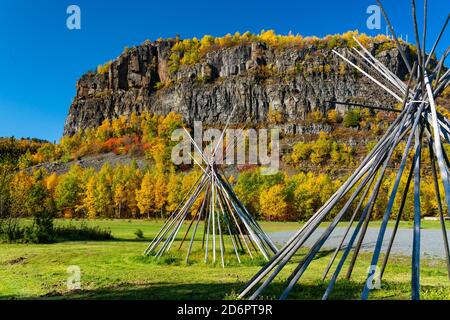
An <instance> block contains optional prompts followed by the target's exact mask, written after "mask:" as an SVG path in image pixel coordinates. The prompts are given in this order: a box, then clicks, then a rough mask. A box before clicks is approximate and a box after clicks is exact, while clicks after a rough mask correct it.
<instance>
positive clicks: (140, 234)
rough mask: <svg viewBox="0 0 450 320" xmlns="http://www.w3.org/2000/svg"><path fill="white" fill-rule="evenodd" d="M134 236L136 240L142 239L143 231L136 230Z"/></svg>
mask: <svg viewBox="0 0 450 320" xmlns="http://www.w3.org/2000/svg"><path fill="white" fill-rule="evenodd" d="M134 234H135V235H136V238H137V239H144V231H142V230H141V229H137V230H136V231H135V232H134Z"/></svg>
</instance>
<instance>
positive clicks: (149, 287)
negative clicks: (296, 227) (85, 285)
mask: <svg viewBox="0 0 450 320" xmlns="http://www.w3.org/2000/svg"><path fill="white" fill-rule="evenodd" d="M244 286H245V284H244V283H242V282H236V283H191V284H189V283H183V284H179V283H168V282H163V283H156V284H134V283H124V284H121V285H117V286H113V287H107V288H101V289H95V290H80V291H74V292H71V293H58V292H52V293H49V294H47V295H45V296H41V297H38V299H50V300H61V299H62V300H72V299H73V300H78V299H81V300H224V299H225V300H235V299H237V297H238V293H239V292H240V291H241V290H242V289H243V288H244ZM284 288H285V284H284V283H281V282H278V283H275V284H272V285H271V286H270V287H269V288H268V289H267V290H266V291H265V293H264V295H263V296H262V297H261V299H264V300H276V299H278V297H279V295H280V294H281V292H282V291H283V290H284ZM325 289H326V283H323V282H318V283H312V284H306V285H297V286H296V287H295V289H294V290H293V292H292V294H291V295H290V296H289V299H298V300H320V299H321V298H322V295H323V293H324V292H325ZM360 293H361V286H360V284H358V283H352V282H348V281H345V283H344V282H342V283H337V284H336V288H335V290H334V294H333V296H332V297H331V298H332V299H359V296H360Z"/></svg>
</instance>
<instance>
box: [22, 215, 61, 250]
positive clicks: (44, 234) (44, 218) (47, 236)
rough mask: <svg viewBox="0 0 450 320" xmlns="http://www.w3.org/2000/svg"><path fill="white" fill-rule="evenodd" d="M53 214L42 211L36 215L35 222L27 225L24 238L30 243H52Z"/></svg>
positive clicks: (53, 235)
mask: <svg viewBox="0 0 450 320" xmlns="http://www.w3.org/2000/svg"><path fill="white" fill-rule="evenodd" d="M54 237H55V234H54V228H53V215H52V214H51V213H50V212H48V211H42V212H39V213H37V214H36V215H35V217H34V221H33V224H32V225H31V226H29V227H25V232H24V240H25V241H26V242H30V243H50V242H53V241H54Z"/></svg>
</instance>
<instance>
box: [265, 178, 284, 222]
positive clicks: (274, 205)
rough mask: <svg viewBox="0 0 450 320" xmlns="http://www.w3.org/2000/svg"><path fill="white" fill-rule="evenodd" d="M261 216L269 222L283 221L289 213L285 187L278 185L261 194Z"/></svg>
mask: <svg viewBox="0 0 450 320" xmlns="http://www.w3.org/2000/svg"><path fill="white" fill-rule="evenodd" d="M259 205H260V208H261V209H260V210H261V214H262V215H263V216H264V217H265V218H266V219H267V220H274V219H282V218H284V217H285V216H286V213H287V202H286V194H285V191H284V186H283V185H281V184H276V185H274V186H272V187H270V188H269V189H268V190H266V191H265V192H261V194H260V197H259Z"/></svg>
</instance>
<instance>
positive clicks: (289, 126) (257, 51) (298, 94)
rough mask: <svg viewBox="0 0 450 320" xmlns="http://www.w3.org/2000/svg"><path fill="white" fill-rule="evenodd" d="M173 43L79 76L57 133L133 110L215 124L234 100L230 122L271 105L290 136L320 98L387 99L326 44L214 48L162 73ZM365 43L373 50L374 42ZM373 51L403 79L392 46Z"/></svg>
mask: <svg viewBox="0 0 450 320" xmlns="http://www.w3.org/2000/svg"><path fill="white" fill-rule="evenodd" d="M174 44H175V42H174V41H173V40H163V41H157V42H154V43H146V44H142V45H140V46H137V47H134V48H132V49H129V50H127V51H126V52H124V53H123V54H122V55H120V56H119V57H118V58H117V59H116V60H114V61H113V62H112V63H111V65H110V67H109V71H108V72H105V73H102V74H101V73H94V72H90V73H87V74H85V75H83V76H82V77H81V78H80V79H79V80H78V82H77V93H76V96H75V98H74V99H73V103H72V105H71V106H70V110H69V114H68V116H67V119H66V122H65V126H64V134H65V135H71V134H74V133H75V132H77V131H79V130H82V129H86V128H89V127H95V126H98V125H99V124H100V123H101V122H102V121H103V120H104V119H111V118H114V117H117V116H119V115H128V114H130V113H131V112H133V111H135V112H138V113H140V112H143V111H150V112H155V113H159V114H167V113H169V112H170V111H174V112H177V113H180V114H182V115H183V116H184V118H185V120H186V121H187V122H188V123H192V122H193V121H194V120H202V121H204V122H205V123H206V124H220V123H222V124H223V123H224V122H225V121H226V119H227V117H228V115H229V114H230V113H231V110H232V109H233V107H234V106H236V112H235V116H234V117H233V120H232V121H233V122H234V123H242V124H249V123H252V124H260V123H263V122H265V121H266V120H267V115H268V113H269V110H273V111H277V112H279V113H280V114H281V115H282V122H283V126H284V127H283V128H284V130H285V131H286V132H288V133H294V134H295V133H301V132H302V131H304V130H305V128H304V123H305V119H306V118H307V115H308V113H309V112H311V111H314V110H321V111H327V110H328V109H331V108H335V107H336V106H334V105H332V104H330V103H327V102H326V101H330V100H332V101H333V100H337V101H354V102H356V101H362V100H360V98H361V97H364V100H363V101H365V102H370V103H371V104H373V105H384V106H386V105H393V104H394V103H395V101H394V100H393V99H392V98H391V97H389V96H388V95H387V94H385V93H384V92H383V91H382V90H380V89H378V87H376V85H374V84H372V83H371V82H369V81H368V80H367V79H366V78H365V77H362V76H361V75H360V74H358V73H356V72H355V71H354V70H353V69H352V68H351V67H350V66H348V65H346V64H345V63H344V62H343V61H342V60H341V59H340V58H339V57H338V56H336V55H335V54H334V53H333V52H332V51H331V49H329V48H326V49H318V48H314V47H308V48H301V49H299V48H283V49H280V48H274V47H270V46H268V45H267V44H265V43H263V42H253V43H251V44H247V45H239V46H234V47H229V48H219V49H217V50H214V51H212V52H209V53H207V54H206V56H205V57H203V58H202V59H201V61H200V62H199V63H197V64H195V65H182V66H181V67H180V68H179V69H178V70H176V71H175V72H172V73H169V57H170V54H171V48H172V47H173V45H174ZM380 45H381V44H380ZM369 49H370V50H371V51H372V52H373V53H375V52H378V51H380V50H377V44H376V43H375V44H372V45H371V47H370V48H369ZM337 50H338V51H341V52H344V54H345V52H346V49H344V48H337ZM406 50H407V53H408V54H410V52H409V50H408V48H406ZM377 57H378V58H379V59H380V60H381V61H382V62H383V63H384V64H386V65H387V66H388V67H389V68H390V69H391V70H392V71H393V72H394V73H396V74H397V75H399V76H400V78H404V77H405V75H406V68H405V66H404V64H403V62H402V61H401V57H400V55H399V54H398V51H397V50H395V49H394V50H385V51H381V52H378V53H377ZM162 84H166V85H162Z"/></svg>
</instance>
